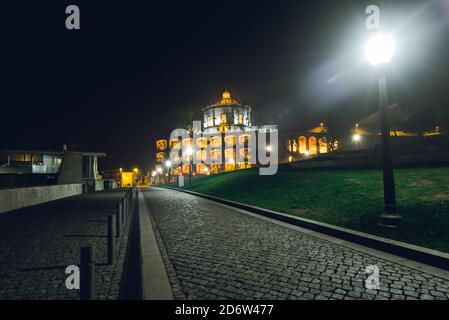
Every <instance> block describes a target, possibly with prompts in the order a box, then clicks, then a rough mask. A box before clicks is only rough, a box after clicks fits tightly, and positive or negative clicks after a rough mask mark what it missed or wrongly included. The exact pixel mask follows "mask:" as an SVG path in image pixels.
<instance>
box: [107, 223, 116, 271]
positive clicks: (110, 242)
mask: <svg viewBox="0 0 449 320" xmlns="http://www.w3.org/2000/svg"><path fill="white" fill-rule="evenodd" d="M114 218H115V216H113V215H110V216H108V264H111V265H112V264H114V249H115V234H114Z"/></svg>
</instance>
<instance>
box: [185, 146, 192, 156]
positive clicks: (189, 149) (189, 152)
mask: <svg viewBox="0 0 449 320" xmlns="http://www.w3.org/2000/svg"><path fill="white" fill-rule="evenodd" d="M186 152H187V155H188V156H192V155H193V149H192V147H188V148H187V150H186Z"/></svg>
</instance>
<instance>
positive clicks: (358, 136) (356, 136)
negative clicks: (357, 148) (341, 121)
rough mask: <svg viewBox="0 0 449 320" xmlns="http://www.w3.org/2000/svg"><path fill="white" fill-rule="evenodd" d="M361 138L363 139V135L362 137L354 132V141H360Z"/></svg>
mask: <svg viewBox="0 0 449 320" xmlns="http://www.w3.org/2000/svg"><path fill="white" fill-rule="evenodd" d="M361 139H362V137H361V136H360V135H359V134H354V135H353V136H352V140H353V141H354V142H359V141H360V140H361Z"/></svg>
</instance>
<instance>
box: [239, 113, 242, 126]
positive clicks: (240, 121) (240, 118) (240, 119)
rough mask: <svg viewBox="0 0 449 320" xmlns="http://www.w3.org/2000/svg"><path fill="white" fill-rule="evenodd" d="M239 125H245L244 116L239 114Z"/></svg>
mask: <svg viewBox="0 0 449 320" xmlns="http://www.w3.org/2000/svg"><path fill="white" fill-rule="evenodd" d="M239 124H243V114H239Z"/></svg>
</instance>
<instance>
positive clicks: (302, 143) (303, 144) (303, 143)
mask: <svg viewBox="0 0 449 320" xmlns="http://www.w3.org/2000/svg"><path fill="white" fill-rule="evenodd" d="M306 151H307V138H306V137H304V136H302V137H299V153H301V154H305V153H306Z"/></svg>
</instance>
